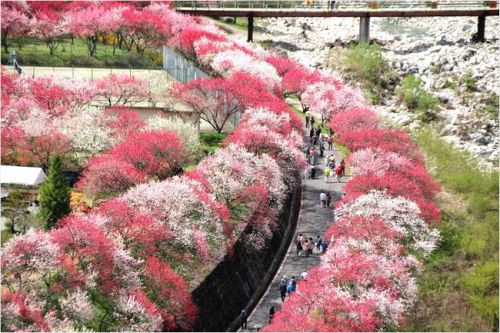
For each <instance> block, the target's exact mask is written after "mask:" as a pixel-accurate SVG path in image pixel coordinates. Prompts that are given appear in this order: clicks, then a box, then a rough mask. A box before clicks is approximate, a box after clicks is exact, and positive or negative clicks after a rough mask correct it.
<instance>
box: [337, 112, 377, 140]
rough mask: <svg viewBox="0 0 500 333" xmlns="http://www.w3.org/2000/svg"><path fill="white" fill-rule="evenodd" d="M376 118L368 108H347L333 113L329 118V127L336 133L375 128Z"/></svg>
mask: <svg viewBox="0 0 500 333" xmlns="http://www.w3.org/2000/svg"><path fill="white" fill-rule="evenodd" d="M377 125H378V119H377V116H376V115H375V113H374V112H373V111H372V110H370V109H364V108H363V109H349V110H346V111H343V112H339V113H337V114H335V115H334V116H333V117H332V118H331V119H330V127H331V128H332V129H333V130H334V131H335V133H336V134H337V135H344V134H347V133H350V132H359V131H361V130H368V129H376V128H377Z"/></svg>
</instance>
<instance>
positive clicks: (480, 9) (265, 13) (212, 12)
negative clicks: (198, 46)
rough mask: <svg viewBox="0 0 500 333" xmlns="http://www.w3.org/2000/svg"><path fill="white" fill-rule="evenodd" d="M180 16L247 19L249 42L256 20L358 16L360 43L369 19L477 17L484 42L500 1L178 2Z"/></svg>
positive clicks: (366, 38) (366, 36)
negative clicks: (489, 21)
mask: <svg viewBox="0 0 500 333" xmlns="http://www.w3.org/2000/svg"><path fill="white" fill-rule="evenodd" d="M173 2H174V5H175V6H176V10H177V11H178V12H181V13H187V14H193V15H202V16H232V17H247V18H248V38H247V39H248V41H252V39H253V21H254V17H359V19H360V20H359V41H360V42H363V43H368V42H369V41H370V17H432V16H475V17H477V18H478V21H477V37H476V39H477V41H480V42H483V41H484V29H485V23H486V16H493V15H498V14H499V10H498V7H499V1H472V0H440V1H438V0H406V1H404V0H403V1H401V0H399V1H393V0H373V1H367V0H337V1H330V0H263V1H249V0H178V1H173Z"/></svg>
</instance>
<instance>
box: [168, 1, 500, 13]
mask: <svg viewBox="0 0 500 333" xmlns="http://www.w3.org/2000/svg"><path fill="white" fill-rule="evenodd" d="M174 5H175V6H176V8H178V9H183V10H189V9H191V10H197V9H200V10H202V9H203V10H207V9H208V10H210V9H214V10H215V9H217V10H220V9H247V10H248V9H256V10H276V9H285V10H286V9H288V10H341V11H353V10H365V11H366V10H402V9H406V10H453V9H456V10H468V9H470V10H478V9H496V8H498V7H499V1H452V0H441V1H434V0H420V1H415V0H411V1H410V0H409V1H392V0H373V1H356V0H337V1H331V0H281V1H279V0H264V1H249V0H177V1H174Z"/></svg>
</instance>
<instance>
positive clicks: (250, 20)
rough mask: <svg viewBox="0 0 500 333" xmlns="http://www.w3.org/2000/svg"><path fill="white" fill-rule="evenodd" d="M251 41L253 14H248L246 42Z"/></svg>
mask: <svg viewBox="0 0 500 333" xmlns="http://www.w3.org/2000/svg"><path fill="white" fill-rule="evenodd" d="M251 41H253V14H248V37H247V42H251Z"/></svg>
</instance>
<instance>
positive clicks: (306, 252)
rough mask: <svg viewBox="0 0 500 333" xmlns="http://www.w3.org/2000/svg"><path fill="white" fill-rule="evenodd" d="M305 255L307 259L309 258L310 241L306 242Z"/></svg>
mask: <svg viewBox="0 0 500 333" xmlns="http://www.w3.org/2000/svg"><path fill="white" fill-rule="evenodd" d="M304 253H305V254H306V257H309V241H308V240H307V239H306V240H305V241H304Z"/></svg>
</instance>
